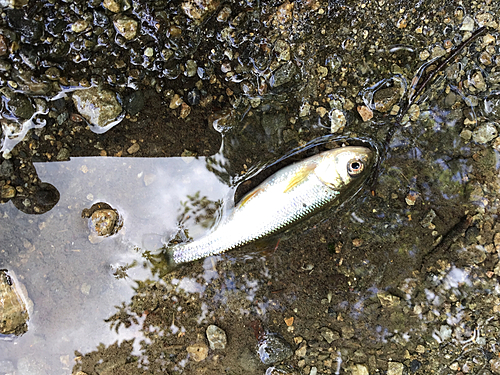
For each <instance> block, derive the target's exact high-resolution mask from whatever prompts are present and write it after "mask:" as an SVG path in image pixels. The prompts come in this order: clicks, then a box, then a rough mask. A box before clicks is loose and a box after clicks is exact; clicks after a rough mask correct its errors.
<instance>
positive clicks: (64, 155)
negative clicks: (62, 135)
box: [56, 147, 70, 161]
mask: <svg viewBox="0 0 500 375" xmlns="http://www.w3.org/2000/svg"><path fill="white" fill-rule="evenodd" d="M69 156H70V151H69V150H68V149H67V148H65V147H63V148H61V149H60V150H59V152H58V153H57V156H56V160H58V161H63V160H69Z"/></svg>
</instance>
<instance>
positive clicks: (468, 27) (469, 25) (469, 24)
mask: <svg viewBox="0 0 500 375" xmlns="http://www.w3.org/2000/svg"><path fill="white" fill-rule="evenodd" d="M460 30H461V31H472V30H474V20H473V19H472V17H470V16H465V17H464V20H463V22H462V26H461V27H460Z"/></svg>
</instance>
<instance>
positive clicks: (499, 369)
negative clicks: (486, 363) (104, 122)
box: [490, 358, 500, 374]
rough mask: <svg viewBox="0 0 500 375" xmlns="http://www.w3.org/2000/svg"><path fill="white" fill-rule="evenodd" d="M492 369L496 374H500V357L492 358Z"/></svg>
mask: <svg viewBox="0 0 500 375" xmlns="http://www.w3.org/2000/svg"><path fill="white" fill-rule="evenodd" d="M490 370H491V372H492V373H494V374H500V358H493V359H490Z"/></svg>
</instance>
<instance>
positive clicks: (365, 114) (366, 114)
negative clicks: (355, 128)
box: [358, 105, 373, 121]
mask: <svg viewBox="0 0 500 375" xmlns="http://www.w3.org/2000/svg"><path fill="white" fill-rule="evenodd" d="M358 113H359V115H360V116H361V118H362V119H363V121H368V120H371V119H372V118H373V111H372V110H371V109H370V108H368V107H367V106H364V105H363V106H358Z"/></svg>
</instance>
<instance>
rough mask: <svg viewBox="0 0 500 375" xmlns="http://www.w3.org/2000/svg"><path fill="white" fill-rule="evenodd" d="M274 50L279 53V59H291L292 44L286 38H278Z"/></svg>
mask: <svg viewBox="0 0 500 375" xmlns="http://www.w3.org/2000/svg"><path fill="white" fill-rule="evenodd" d="M274 51H275V52H276V53H277V55H278V60H282V61H290V46H289V45H288V43H287V42H285V41H284V40H281V39H280V40H277V41H276V43H275V44H274Z"/></svg>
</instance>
